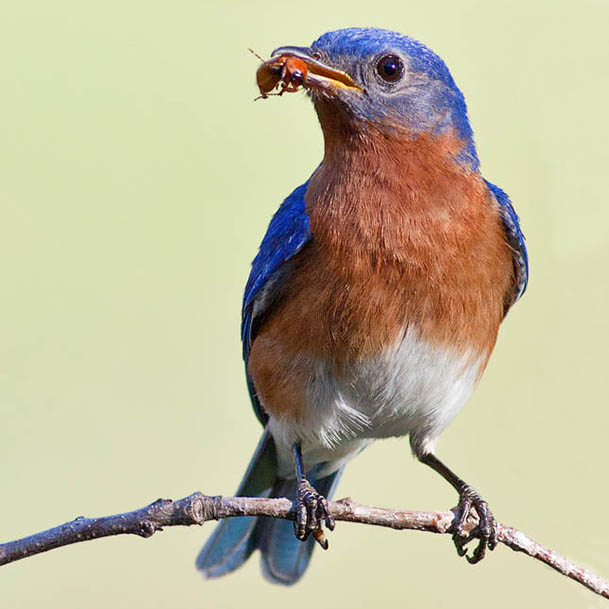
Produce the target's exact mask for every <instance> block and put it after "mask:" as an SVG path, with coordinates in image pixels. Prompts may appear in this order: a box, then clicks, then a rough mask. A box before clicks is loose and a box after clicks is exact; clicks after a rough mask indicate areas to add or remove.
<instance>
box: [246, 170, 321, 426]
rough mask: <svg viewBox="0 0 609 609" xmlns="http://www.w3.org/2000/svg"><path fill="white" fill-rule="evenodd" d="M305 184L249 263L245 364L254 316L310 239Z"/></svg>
mask: <svg viewBox="0 0 609 609" xmlns="http://www.w3.org/2000/svg"><path fill="white" fill-rule="evenodd" d="M308 185H309V181H308V180H307V182H305V183H304V184H303V185H302V186H299V187H298V188H297V189H296V190H295V191H294V192H293V193H292V194H291V195H290V196H289V197H288V198H287V199H285V201H284V202H283V203H282V204H281V207H279V209H278V210H277V212H276V213H275V215H274V216H273V219H272V220H271V223H270V224H269V227H268V229H267V231H266V235H265V236H264V239H263V240H262V243H261V244H260V250H259V252H258V255H257V256H256V257H255V258H254V262H252V271H251V273H250V276H249V279H248V281H247V285H246V286H245V294H244V296H243V310H242V317H241V340H242V341H243V359H244V360H245V364H246V366H247V360H248V357H249V352H250V347H251V345H252V340H253V339H254V336H253V333H254V331H255V328H254V324H255V320H256V317H258V316H259V315H260V314H261V313H263V312H264V311H265V310H266V308H267V307H268V305H269V304H270V303H271V302H272V300H273V292H274V293H275V294H276V293H277V292H278V290H279V288H280V287H281V286H280V284H281V283H282V274H281V269H282V266H283V265H284V263H285V262H287V261H288V260H289V259H290V258H292V256H294V255H295V254H297V253H298V252H299V251H300V250H301V249H302V248H303V246H304V245H305V244H306V243H307V242H308V241H309V239H310V238H311V231H310V228H309V216H308V215H307V212H306V210H305V199H304V195H305V192H306V190H307V186H308ZM284 268H285V267H284ZM248 388H249V391H250V395H251V397H252V403H253V405H254V410H255V411H256V415H257V416H258V419H259V420H260V422H261V423H263V424H264V423H266V419H267V416H266V414H265V413H264V411H263V410H262V407H261V406H260V403H259V401H258V398H257V397H256V393H255V391H254V388H253V386H252V383H251V381H250V379H249V377H248Z"/></svg>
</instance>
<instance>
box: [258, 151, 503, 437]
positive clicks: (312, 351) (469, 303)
mask: <svg viewBox="0 0 609 609" xmlns="http://www.w3.org/2000/svg"><path fill="white" fill-rule="evenodd" d="M418 144H419V145H418V147H414V148H413V147H405V148H404V149H403V150H393V151H391V152H385V154H382V153H380V152H379V149H377V150H374V149H371V150H370V151H369V154H366V153H365V152H362V153H360V154H356V153H355V152H352V153H351V152H349V151H347V152H345V153H343V154H342V155H341V156H340V157H339V158H333V157H330V158H327V159H325V160H324V164H323V165H322V166H321V167H320V168H319V169H318V170H317V172H316V173H315V174H314V176H313V178H312V180H311V183H310V185H309V188H308V190H307V193H306V197H305V199H306V205H307V213H308V214H309V217H310V225H311V231H312V234H313V239H312V241H311V243H309V244H308V245H307V246H306V247H305V248H304V249H303V250H302V251H301V252H300V254H299V255H298V256H297V257H295V259H294V260H293V261H292V262H291V267H290V269H289V275H288V277H287V279H286V280H285V283H284V285H283V287H282V291H281V297H280V298H279V300H278V304H277V305H276V306H275V308H274V310H273V311H272V312H271V313H270V315H269V317H268V319H267V320H266V321H265V323H264V325H263V326H262V328H261V330H260V333H259V335H258V336H257V337H256V339H255V341H254V344H253V345H252V351H251V355H250V367H249V370H250V375H251V376H252V378H253V380H254V384H255V386H256V389H257V391H258V393H259V395H260V396H261V398H262V401H263V405H264V407H265V409H267V411H268V412H270V413H271V414H272V415H273V416H274V417H275V418H279V419H284V420H295V421H296V420H298V419H300V420H302V421H304V419H305V418H307V419H310V418H311V416H312V413H313V411H315V413H316V414H314V415H313V418H315V417H316V418H317V420H318V421H319V423H320V424H321V425H322V426H323V423H322V419H324V416H323V412H321V411H320V409H322V410H323V409H325V411H327V410H328V408H330V410H332V407H331V406H329V405H331V404H335V405H338V406H335V407H334V410H337V409H338V410H340V408H341V407H343V406H344V407H345V408H346V409H347V410H346V411H345V412H343V413H342V415H341V416H342V419H341V420H342V423H340V424H339V423H336V424H335V425H334V428H335V429H338V430H339V431H338V432H337V433H338V434H339V435H340V433H342V432H340V428H341V425H342V426H343V427H345V428H348V427H349V426H350V425H351V426H352V427H353V428H354V429H356V428H358V427H366V426H370V424H371V421H373V422H374V423H373V426H374V427H375V429H376V430H377V433H381V434H382V433H383V432H382V427H383V426H386V427H387V433H386V434H385V435H400V433H407V432H408V431H410V430H411V429H409V426H410V427H412V425H411V424H410V423H409V422H408V420H407V419H409V417H410V418H412V416H415V418H416V413H415V411H417V409H418V410H420V409H421V404H428V405H429V408H431V409H432V410H433V409H437V410H441V409H442V408H444V410H445V411H447V410H449V408H448V406H450V404H448V402H450V403H451V404H452V406H451V408H456V407H457V406H458V407H459V408H460V406H461V405H462V403H463V401H464V400H465V399H466V398H467V397H468V396H469V392H471V389H472V388H473V386H474V384H475V382H476V380H477V378H478V375H479V374H480V373H481V371H482V370H483V369H484V366H485V364H486V360H487V358H488V356H489V355H490V352H491V350H492V348H493V345H494V343H495V339H496V335H497V330H498V326H499V324H500V322H501V319H502V317H503V310H504V302H505V298H506V294H507V293H509V288H510V285H511V281H513V276H512V262H511V255H510V251H509V248H508V247H507V244H506V243H505V237H504V233H503V229H502V226H501V221H500V218H499V215H498V213H497V210H496V209H495V208H494V207H493V205H492V204H491V199H490V197H489V195H488V193H487V191H486V188H485V187H484V184H483V182H482V180H481V178H480V177H479V176H478V174H475V173H467V172H464V171H462V170H460V169H459V168H457V167H456V166H455V165H454V163H450V162H448V161H446V160H445V155H443V154H441V152H442V151H434V150H433V149H432V150H431V152H430V151H425V150H424V149H422V148H424V147H425V146H428V147H429V146H431V144H429V142H419V143H418ZM436 145H437V144H436ZM444 146H446V144H444ZM432 148H433V147H432ZM426 152H427V154H426ZM444 152H445V151H444ZM434 155H435V157H434ZM451 392H452V398H451V397H450V394H451ZM313 403H315V404H316V406H315V408H313V409H312V408H311V404H313ZM349 409H352V410H353V412H350V410H349ZM338 410H337V414H340V412H338ZM325 411H324V412H325ZM405 413H410V414H408V416H407V415H406V414H405ZM413 413H414V414H413ZM327 414H329V413H327ZM359 415H361V417H360V416H359ZM452 416H454V415H452ZM375 417H376V421H375ZM339 418H340V417H339ZM400 418H401V420H402V423H400V422H399V420H400ZM400 426H402V427H404V429H401V427H400ZM330 427H332V426H331V425H330V426H328V425H326V428H328V429H329V428H330ZM343 432H344V433H346V431H345V430H343ZM394 432H395V433H394ZM358 433H360V432H358ZM360 435H361V433H360ZM331 441H332V440H331V439H329V442H331Z"/></svg>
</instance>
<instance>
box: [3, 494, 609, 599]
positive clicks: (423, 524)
mask: <svg viewBox="0 0 609 609" xmlns="http://www.w3.org/2000/svg"><path fill="white" fill-rule="evenodd" d="M329 507H330V513H331V514H332V516H333V517H334V519H335V520H342V521H346V522H358V523H360V524H371V525H376V526H381V527H389V528H392V529H396V530H405V529H409V530H414V531H427V532H430V533H450V532H451V526H452V524H453V521H454V518H455V515H454V513H453V512H413V511H402V510H389V509H385V508H378V507H373V506H369V505H360V504H357V503H355V502H354V501H352V500H351V499H341V500H340V501H332V502H330V505H329ZM233 516H269V517H272V518H285V519H288V520H294V511H293V509H292V503H291V502H290V501H289V500H288V499H259V498H250V497H209V496H207V495H203V494H202V493H199V492H196V493H193V494H192V495H189V496H188V497H184V498H183V499H179V500H177V501H171V500H170V499H157V500H156V501H155V502H154V503H151V504H150V505H147V506H146V507H143V508H140V509H139V510H134V511H133V512H125V513H124V514H116V515H114V516H103V517H101V518H84V517H82V516H81V517H79V518H76V520H73V521H72V522H67V523H65V524H62V525H60V526H58V527H54V528H52V529H48V530H46V531H42V532H40V533H36V534H34V535H31V536H30V537H24V538H23V539H18V540H16V541H10V542H8V543H4V544H0V566H1V565H6V564H8V563H11V562H15V561H16V560H21V559H22V558H27V557H29V556H33V555H34V554H40V553H41V552H47V551H48V550H53V549H54V548H59V547H61V546H67V545H70V544H72V543H78V542H80V541H88V540H90V539H98V538H100V537H109V536H111V535H124V534H130V535H139V536H140V537H150V536H151V535H153V534H154V533H155V532H156V531H161V530H162V529H163V527H168V526H190V525H193V524H199V525H201V524H203V523H204V522H207V521H208V520H220V519H221V518H231V517H233ZM475 525H476V522H475V521H474V520H473V519H472V520H470V521H469V522H468V526H469V530H471V529H472V528H473V527H474V526H475ZM498 526H499V541H500V542H501V543H503V544H505V545H506V546H508V547H509V548H511V549H512V550H515V551H516V552H523V553H525V554H527V555H528V556H531V557H532V558H535V559H537V560H539V561H541V562H543V563H545V564H546V565H549V566H550V567H552V568H553V569H555V570H556V571H558V572H559V573H562V574H563V575H566V576H567V577H570V578H571V579H573V580H575V581H576V582H579V583H580V584H582V585H583V586H586V588H588V589H590V590H592V592H595V593H596V594H599V595H600V596H602V597H604V598H609V582H607V581H605V580H603V579H601V578H600V577H598V576H597V575H594V574H593V573H591V572H590V571H588V570H587V569H584V568H583V567H579V566H578V565H576V564H574V563H573V562H571V561H570V560H567V559H566V558H564V557H563V556H561V555H560V554H557V553H556V552H554V551H553V550H550V549H548V548H545V547H544V546H541V545H540V544H538V543H537V542H535V541H533V540H532V539H530V538H529V537H527V536H526V535H525V534H524V533H522V532H521V531H518V530H517V529H514V528H512V527H508V526H505V525H502V524H500V525H498Z"/></svg>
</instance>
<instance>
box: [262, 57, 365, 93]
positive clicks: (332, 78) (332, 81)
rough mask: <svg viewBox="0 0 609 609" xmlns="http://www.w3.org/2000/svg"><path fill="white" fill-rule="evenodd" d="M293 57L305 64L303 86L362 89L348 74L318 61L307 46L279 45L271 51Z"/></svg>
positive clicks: (311, 87)
mask: <svg viewBox="0 0 609 609" xmlns="http://www.w3.org/2000/svg"><path fill="white" fill-rule="evenodd" d="M279 56H282V57H286V56H287V57H295V58H296V59H300V60H301V61H302V62H303V63H304V64H305V65H306V66H307V75H306V78H305V79H304V83H303V85H304V87H305V88H310V89H328V88H341V89H351V90H354V91H362V89H361V87H358V86H357V85H356V84H355V81H354V80H353V78H351V76H349V74H347V73H346V72H342V71H340V70H337V69H335V68H332V67H330V66H328V65H327V64H325V63H322V62H321V61H319V59H318V58H317V57H316V56H315V53H314V51H312V50H311V49H309V48H307V47H290V46H287V47H279V48H278V49H275V50H274V51H273V53H272V57H279Z"/></svg>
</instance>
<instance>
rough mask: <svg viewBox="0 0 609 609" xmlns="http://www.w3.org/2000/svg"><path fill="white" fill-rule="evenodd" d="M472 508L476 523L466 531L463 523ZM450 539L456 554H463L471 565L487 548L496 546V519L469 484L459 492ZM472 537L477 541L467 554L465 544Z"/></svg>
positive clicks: (478, 559) (492, 548)
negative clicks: (471, 551)
mask: <svg viewBox="0 0 609 609" xmlns="http://www.w3.org/2000/svg"><path fill="white" fill-rule="evenodd" d="M472 509H473V510H474V512H475V515H477V520H478V524H477V525H476V526H475V527H474V528H473V529H472V530H471V531H469V533H466V532H465V524H466V522H467V519H468V517H469V516H470V513H471V512H472ZM452 539H453V543H454V545H455V548H456V550H457V554H458V555H459V556H465V557H466V559H467V562H469V563H470V564H471V565H475V564H476V563H478V562H480V561H481V560H482V559H483V558H484V557H485V556H486V550H487V549H489V550H494V549H495V548H496V547H497V521H496V520H495V518H494V516H493V514H492V512H491V511H490V510H489V508H488V504H487V503H486V501H484V499H482V497H480V495H479V494H478V493H477V492H476V491H475V490H474V489H472V488H471V487H469V486H466V487H465V489H464V490H463V491H462V493H461V499H460V501H459V506H458V516H457V520H456V522H455V524H454V525H453V536H452ZM473 539H478V540H479V543H478V545H477V546H476V548H475V550H474V551H473V553H472V554H471V556H468V555H467V547H466V546H467V544H469V542H470V541H472V540H473Z"/></svg>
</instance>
